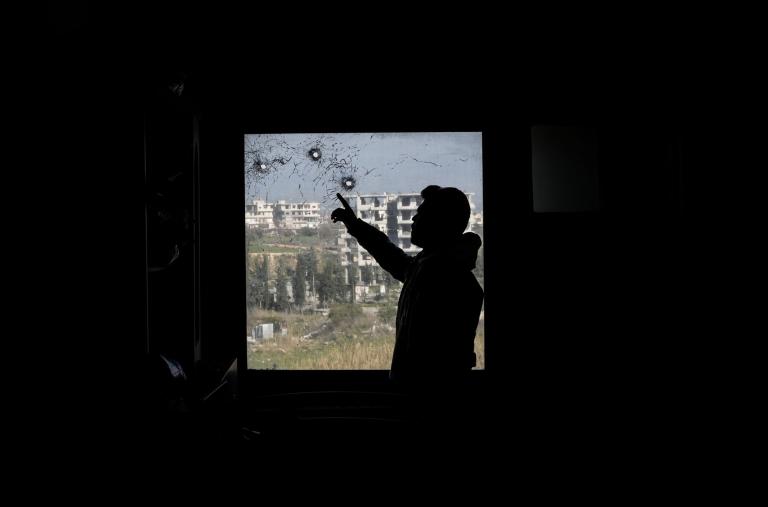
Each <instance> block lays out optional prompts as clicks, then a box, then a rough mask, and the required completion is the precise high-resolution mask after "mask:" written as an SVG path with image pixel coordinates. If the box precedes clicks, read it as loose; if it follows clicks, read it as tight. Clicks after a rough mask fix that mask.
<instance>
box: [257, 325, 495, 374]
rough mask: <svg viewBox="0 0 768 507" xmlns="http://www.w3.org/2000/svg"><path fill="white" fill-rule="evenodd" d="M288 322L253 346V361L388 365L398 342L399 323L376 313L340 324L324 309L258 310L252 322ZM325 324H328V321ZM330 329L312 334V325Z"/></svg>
mask: <svg viewBox="0 0 768 507" xmlns="http://www.w3.org/2000/svg"><path fill="white" fill-rule="evenodd" d="M258 322H282V323H284V324H285V325H286V326H287V329H288V332H287V334H286V335H281V334H279V333H276V335H275V337H274V338H273V339H272V340H264V341H263V342H260V343H257V344H255V345H253V344H249V346H248V367H249V368H253V369H280V370H388V369H389V367H390V364H391V361H392V351H393V349H394V343H395V333H394V326H393V323H383V322H380V321H378V320H377V319H376V317H375V316H373V315H364V316H362V317H359V318H356V319H354V320H353V321H351V322H345V323H344V325H343V326H342V328H343V329H335V328H334V327H333V326H332V325H331V324H330V321H329V320H328V318H326V317H322V316H319V315H299V314H284V313H277V312H264V311H259V310H255V311H254V312H252V315H249V324H255V323H258ZM323 326H325V327H323ZM320 328H323V329H324V330H323V331H322V332H321V333H319V334H318V335H316V336H315V337H313V338H310V339H302V336H305V335H307V334H308V333H310V332H311V331H316V330H318V329H320ZM475 352H476V354H477V367H476V368H478V369H483V368H484V367H485V333H484V329H483V322H482V321H481V322H480V325H479V326H478V330H477V336H476V338H475Z"/></svg>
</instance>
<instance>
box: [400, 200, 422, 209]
mask: <svg viewBox="0 0 768 507" xmlns="http://www.w3.org/2000/svg"><path fill="white" fill-rule="evenodd" d="M418 207H419V204H418V203H417V202H415V201H411V203H410V204H403V203H402V202H398V203H397V209H398V210H408V209H414V210H415V209H416V208H418Z"/></svg>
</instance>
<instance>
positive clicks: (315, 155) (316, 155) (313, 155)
mask: <svg viewBox="0 0 768 507" xmlns="http://www.w3.org/2000/svg"><path fill="white" fill-rule="evenodd" d="M307 155H309V158H310V159H312V160H314V161H318V160H320V159H321V158H322V157H323V154H322V153H321V152H320V150H319V149H317V148H312V149H311V150H309V153H307Z"/></svg>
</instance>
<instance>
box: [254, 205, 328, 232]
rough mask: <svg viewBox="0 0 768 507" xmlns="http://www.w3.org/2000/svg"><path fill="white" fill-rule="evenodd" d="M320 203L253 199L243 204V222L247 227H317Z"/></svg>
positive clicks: (270, 228)
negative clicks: (271, 201) (249, 202)
mask: <svg viewBox="0 0 768 507" xmlns="http://www.w3.org/2000/svg"><path fill="white" fill-rule="evenodd" d="M320 220H321V216H320V203H317V202H300V203H297V202H286V201H277V202H276V203H270V202H266V201H263V200H258V199H257V200H254V201H253V202H252V204H246V205H245V224H246V227H248V228H249V229H266V230H273V229H288V230H299V229H306V228H308V229H317V227H318V226H319V225H320Z"/></svg>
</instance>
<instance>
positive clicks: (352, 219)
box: [331, 194, 413, 282]
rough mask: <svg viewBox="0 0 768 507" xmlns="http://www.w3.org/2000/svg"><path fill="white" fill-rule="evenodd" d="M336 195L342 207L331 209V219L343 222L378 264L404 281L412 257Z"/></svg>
mask: <svg viewBox="0 0 768 507" xmlns="http://www.w3.org/2000/svg"><path fill="white" fill-rule="evenodd" d="M336 197H337V198H338V199H339V201H341V205H342V206H343V207H342V208H336V209H335V210H333V213H331V220H333V222H334V223H335V222H338V221H341V222H343V223H344V225H345V226H346V227H347V232H349V234H351V235H352V236H353V237H354V238H355V239H357V241H358V243H360V246H362V247H363V248H365V249H366V251H368V253H369V254H371V255H372V256H373V258H374V259H376V262H378V263H379V266H381V267H382V268H384V269H386V270H387V271H388V272H389V274H391V275H392V276H393V277H394V278H395V279H396V280H400V281H401V282H403V281H405V273H406V271H407V269H408V267H409V266H410V265H411V263H412V262H413V257H411V256H410V255H408V254H406V253H405V252H403V250H402V249H400V248H398V247H397V246H396V245H395V244H394V243H392V242H391V241H390V240H389V238H388V237H387V235H386V234H384V233H383V232H381V231H380V230H378V229H377V228H376V227H374V226H372V225H370V224H368V223H366V222H364V221H362V220H360V219H359V218H357V216H356V215H355V212H354V210H353V209H352V208H351V207H350V205H349V203H348V202H347V200H346V199H344V197H342V196H341V194H336Z"/></svg>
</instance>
